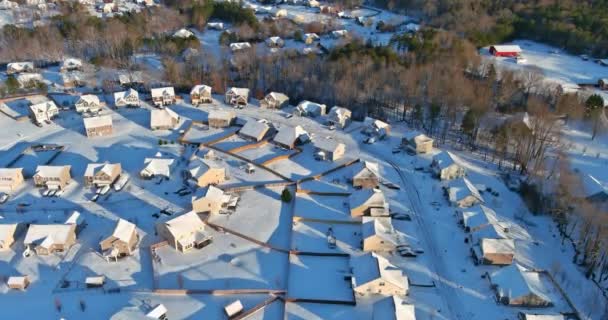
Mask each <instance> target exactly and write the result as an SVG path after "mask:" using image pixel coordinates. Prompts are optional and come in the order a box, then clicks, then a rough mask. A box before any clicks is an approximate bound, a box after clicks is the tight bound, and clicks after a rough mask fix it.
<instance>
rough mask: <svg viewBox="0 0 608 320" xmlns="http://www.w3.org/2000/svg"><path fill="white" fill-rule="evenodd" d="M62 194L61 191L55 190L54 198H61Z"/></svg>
mask: <svg viewBox="0 0 608 320" xmlns="http://www.w3.org/2000/svg"><path fill="white" fill-rule="evenodd" d="M62 194H63V190H62V189H60V190H57V192H55V197H59V196H61V195H62Z"/></svg>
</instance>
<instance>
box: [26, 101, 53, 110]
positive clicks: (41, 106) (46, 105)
mask: <svg viewBox="0 0 608 320" xmlns="http://www.w3.org/2000/svg"><path fill="white" fill-rule="evenodd" d="M30 110H31V111H32V112H33V113H46V112H57V111H58V110H59V109H58V108H57V105H56V104H55V102H53V101H50V100H49V101H44V102H41V103H36V104H33V105H31V106H30Z"/></svg>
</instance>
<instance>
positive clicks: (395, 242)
mask: <svg viewBox="0 0 608 320" xmlns="http://www.w3.org/2000/svg"><path fill="white" fill-rule="evenodd" d="M361 237H362V238H363V251H365V252H380V251H394V250H395V249H396V248H397V246H399V245H402V244H404V243H405V242H404V239H403V235H402V234H400V233H399V232H397V231H396V230H395V228H393V222H392V220H391V217H363V218H362V224H361Z"/></svg>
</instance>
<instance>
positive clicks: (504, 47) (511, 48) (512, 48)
mask: <svg viewBox="0 0 608 320" xmlns="http://www.w3.org/2000/svg"><path fill="white" fill-rule="evenodd" d="M491 48H494V49H495V50H496V51H498V52H521V51H522V50H521V48H520V47H519V46H518V45H514V44H512V45H509V44H499V45H493V46H492V47H491Z"/></svg>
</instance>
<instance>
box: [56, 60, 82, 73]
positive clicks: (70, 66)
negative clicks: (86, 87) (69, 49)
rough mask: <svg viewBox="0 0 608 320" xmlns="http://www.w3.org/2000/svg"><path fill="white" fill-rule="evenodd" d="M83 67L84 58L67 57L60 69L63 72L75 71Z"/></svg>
mask: <svg viewBox="0 0 608 320" xmlns="http://www.w3.org/2000/svg"><path fill="white" fill-rule="evenodd" d="M80 69H82V60H80V59H76V58H66V59H64V60H63V61H62V62H61V68H60V70H61V71H62V72H65V71H75V70H80Z"/></svg>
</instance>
